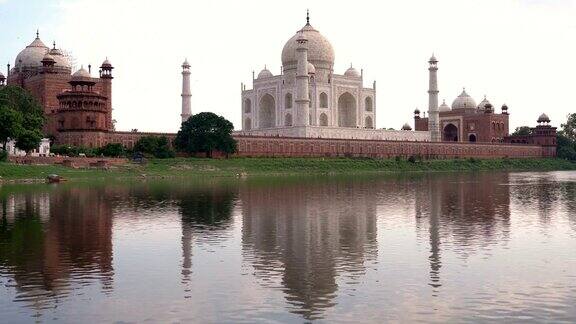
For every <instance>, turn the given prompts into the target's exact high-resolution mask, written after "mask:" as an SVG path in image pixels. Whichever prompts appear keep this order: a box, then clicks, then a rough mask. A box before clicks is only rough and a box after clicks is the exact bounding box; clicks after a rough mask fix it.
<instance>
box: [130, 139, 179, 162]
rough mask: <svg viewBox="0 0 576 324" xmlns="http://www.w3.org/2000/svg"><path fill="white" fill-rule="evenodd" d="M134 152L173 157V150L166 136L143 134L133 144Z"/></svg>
mask: <svg viewBox="0 0 576 324" xmlns="http://www.w3.org/2000/svg"><path fill="white" fill-rule="evenodd" d="M134 152H140V153H144V155H148V156H150V155H151V156H154V157H156V158H159V159H166V158H173V157H174V156H175V153H174V150H172V148H170V143H169V142H168V138H167V137H166V136H144V137H141V138H140V139H139V140H138V141H137V142H136V144H135V145H134Z"/></svg>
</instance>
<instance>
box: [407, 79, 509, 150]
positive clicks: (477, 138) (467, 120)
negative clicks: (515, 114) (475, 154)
mask: <svg viewBox="0 0 576 324" xmlns="http://www.w3.org/2000/svg"><path fill="white" fill-rule="evenodd" d="M438 108H439V112H440V113H439V115H440V119H439V122H440V132H441V135H442V141H444V142H471V143H473V142H484V143H502V142H504V138H505V137H506V136H508V131H509V129H508V118H509V115H508V107H507V106H506V105H503V106H502V110H501V113H496V112H495V111H494V107H493V106H492V104H491V103H490V102H489V101H488V99H486V97H485V98H484V100H482V102H480V104H479V105H476V103H475V102H474V100H473V99H472V97H470V96H469V95H468V94H467V93H466V90H463V91H462V93H461V94H460V95H459V96H458V97H457V98H456V99H455V100H454V102H453V103H452V107H451V108H450V107H449V106H448V105H447V104H446V102H444V103H442V105H440V107H438ZM414 126H415V128H416V130H417V131H427V130H428V118H427V117H420V111H419V110H418V109H416V110H415V111H414Z"/></svg>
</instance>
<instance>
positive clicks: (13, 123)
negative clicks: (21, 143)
mask: <svg viewBox="0 0 576 324" xmlns="http://www.w3.org/2000/svg"><path fill="white" fill-rule="evenodd" d="M21 127H22V114H21V113H20V112H18V111H16V110H14V109H11V108H9V107H8V105H2V103H0V142H1V143H2V149H3V150H4V151H6V143H7V142H8V140H9V139H11V138H16V136H17V135H18V133H19V132H20V128H21Z"/></svg>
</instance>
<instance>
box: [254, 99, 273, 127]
mask: <svg viewBox="0 0 576 324" xmlns="http://www.w3.org/2000/svg"><path fill="white" fill-rule="evenodd" d="M258 108H259V109H258V118H259V119H260V120H259V122H258V124H259V125H260V128H271V127H274V126H276V122H275V121H276V102H275V100H274V97H272V96H271V95H269V94H265V95H264V96H262V98H261V99H260V105H259V107H258Z"/></svg>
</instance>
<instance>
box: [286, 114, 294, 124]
mask: <svg viewBox="0 0 576 324" xmlns="http://www.w3.org/2000/svg"><path fill="white" fill-rule="evenodd" d="M284 126H292V114H286V116H285V117H284Z"/></svg>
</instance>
